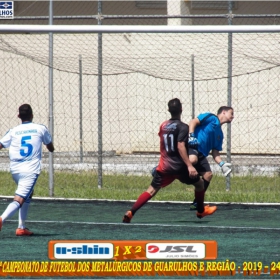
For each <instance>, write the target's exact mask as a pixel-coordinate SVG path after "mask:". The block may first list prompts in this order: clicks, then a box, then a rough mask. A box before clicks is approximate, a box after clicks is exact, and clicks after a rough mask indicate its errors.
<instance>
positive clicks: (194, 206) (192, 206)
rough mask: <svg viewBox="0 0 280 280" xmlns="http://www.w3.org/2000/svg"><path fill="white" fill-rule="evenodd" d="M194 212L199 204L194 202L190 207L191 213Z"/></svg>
mask: <svg viewBox="0 0 280 280" xmlns="http://www.w3.org/2000/svg"><path fill="white" fill-rule="evenodd" d="M194 210H197V203H196V202H194V203H192V204H191V205H190V211H194Z"/></svg>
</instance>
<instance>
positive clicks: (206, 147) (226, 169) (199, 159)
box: [188, 106, 234, 210]
mask: <svg viewBox="0 0 280 280" xmlns="http://www.w3.org/2000/svg"><path fill="white" fill-rule="evenodd" d="M233 118H234V110H233V108H232V107H229V106H222V107H220V108H219V109H218V112H217V115H215V114H212V113H209V112H207V113H201V114H199V115H198V116H197V117H196V118H194V119H192V120H191V121H190V123H189V140H188V146H189V147H188V153H189V159H190V161H191V163H192V164H193V166H194V167H195V168H196V170H197V172H199V174H200V175H201V176H202V178H203V180H204V190H205V191H206V190H207V188H208V187H209V184H210V181H211V179H212V176H213V174H212V171H211V168H210V165H209V162H208V160H207V156H208V155H209V153H210V152H211V154H212V157H213V159H214V161H215V162H216V163H217V164H219V166H220V167H221V170H222V172H223V174H224V175H225V176H228V175H229V174H230V172H231V164H230V163H226V162H224V161H223V160H222V158H221V156H220V151H221V150H222V145H223V139H224V135H223V131H222V127H221V126H222V125H223V124H225V123H231V122H232V120H233ZM190 210H196V200H194V201H193V203H192V204H191V206H190Z"/></svg>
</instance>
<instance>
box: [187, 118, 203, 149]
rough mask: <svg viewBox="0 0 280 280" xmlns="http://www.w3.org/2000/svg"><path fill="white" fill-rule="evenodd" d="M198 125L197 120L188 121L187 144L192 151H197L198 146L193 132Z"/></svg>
mask: <svg viewBox="0 0 280 280" xmlns="http://www.w3.org/2000/svg"><path fill="white" fill-rule="evenodd" d="M198 125H200V121H199V119H198V118H194V119H192V120H191V121H190V123H189V140H188V144H189V147H191V148H193V149H197V146H198V144H199V143H198V140H197V138H196V137H195V135H194V130H195V128H196V127H197V126H198Z"/></svg>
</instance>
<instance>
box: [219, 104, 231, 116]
mask: <svg viewBox="0 0 280 280" xmlns="http://www.w3.org/2000/svg"><path fill="white" fill-rule="evenodd" d="M229 110H233V108H232V107H230V106H221V107H220V108H219V109H218V112H217V115H219V114H221V113H222V112H223V111H229Z"/></svg>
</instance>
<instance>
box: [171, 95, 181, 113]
mask: <svg viewBox="0 0 280 280" xmlns="http://www.w3.org/2000/svg"><path fill="white" fill-rule="evenodd" d="M168 111H169V112H170V114H171V115H176V114H180V113H181V112H182V103H181V101H180V99H178V98H174V99H171V100H169V102H168Z"/></svg>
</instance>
